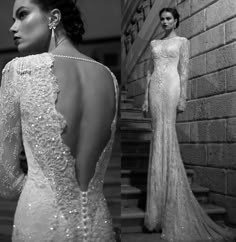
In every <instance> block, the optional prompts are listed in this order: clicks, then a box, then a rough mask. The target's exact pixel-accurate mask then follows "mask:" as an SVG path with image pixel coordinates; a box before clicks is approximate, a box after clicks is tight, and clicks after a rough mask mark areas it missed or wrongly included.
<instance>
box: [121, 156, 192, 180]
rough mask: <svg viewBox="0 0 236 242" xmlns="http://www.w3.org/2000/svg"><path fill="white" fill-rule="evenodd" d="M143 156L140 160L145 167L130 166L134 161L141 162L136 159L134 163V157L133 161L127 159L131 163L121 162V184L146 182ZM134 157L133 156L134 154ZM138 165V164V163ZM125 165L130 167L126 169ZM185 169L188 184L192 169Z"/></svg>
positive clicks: (145, 164) (133, 164)
mask: <svg viewBox="0 0 236 242" xmlns="http://www.w3.org/2000/svg"><path fill="white" fill-rule="evenodd" d="M143 156H144V159H143V160H141V162H142V163H143V164H142V166H143V167H145V168H141V169H140V166H139V167H132V166H135V165H136V163H141V162H140V161H139V160H136V163H135V159H134V162H133V163H131V161H132V160H131V161H130V160H129V162H130V163H131V164H124V163H123V162H122V170H121V183H122V184H123V185H125V184H126V185H130V184H131V185H134V184H135V185H137V184H142V185H144V184H146V181H147V165H148V164H147V163H148V162H146V163H145V159H147V158H145V155H143ZM134 157H135V156H134ZM139 165H140V164H139ZM126 167H132V168H131V169H127V168H126ZM185 171H186V174H187V177H188V181H189V183H190V184H192V183H193V177H194V171H193V170H192V169H185Z"/></svg>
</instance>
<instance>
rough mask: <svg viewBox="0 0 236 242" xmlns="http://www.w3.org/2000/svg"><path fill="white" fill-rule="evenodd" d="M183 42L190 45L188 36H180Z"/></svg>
mask: <svg viewBox="0 0 236 242" xmlns="http://www.w3.org/2000/svg"><path fill="white" fill-rule="evenodd" d="M178 37H179V39H180V41H181V43H182V44H184V45H189V43H190V41H189V40H188V39H187V38H186V37H182V36H178Z"/></svg>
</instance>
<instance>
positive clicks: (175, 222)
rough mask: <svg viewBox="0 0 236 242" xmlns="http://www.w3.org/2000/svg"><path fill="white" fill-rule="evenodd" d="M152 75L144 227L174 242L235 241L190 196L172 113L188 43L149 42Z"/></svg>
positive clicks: (184, 74) (181, 88) (181, 94)
mask: <svg viewBox="0 0 236 242" xmlns="http://www.w3.org/2000/svg"><path fill="white" fill-rule="evenodd" d="M151 47H152V56H153V62H154V71H153V73H152V76H151V80H150V85H149V89H148V92H149V94H148V97H149V105H150V112H151V117H152V141H151V150H150V158H149V168H148V186H147V205H146V214H145V225H146V226H147V228H148V229H149V230H155V229H157V230H158V228H161V229H162V236H161V237H162V238H163V239H164V240H165V241H173V242H200V241H204V242H207V241H211V242H216V241H217V242H220V241H221V242H222V241H234V240H233V237H231V236H232V235H231V234H230V233H228V232H227V231H226V230H224V229H222V228H221V227H219V226H218V225H216V224H215V223H214V222H213V221H212V220H211V219H210V218H209V217H208V216H207V215H206V213H205V212H204V210H203V209H202V208H201V206H200V205H199V204H198V202H197V200H196V198H195V197H194V195H193V194H192V191H191V188H190V185H189V183H188V179H187V176H186V173H185V169H184V166H183V162H182V159H181V155H180V151H179V144H178V140H177V135H176V129H175V123H176V109H177V105H178V103H179V100H180V99H185V98H186V90H185V89H186V81H187V78H188V58H189V43H188V40H187V39H186V38H183V37H176V38H172V39H166V40H153V41H152V42H151Z"/></svg>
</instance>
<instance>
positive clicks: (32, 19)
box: [10, 0, 51, 54]
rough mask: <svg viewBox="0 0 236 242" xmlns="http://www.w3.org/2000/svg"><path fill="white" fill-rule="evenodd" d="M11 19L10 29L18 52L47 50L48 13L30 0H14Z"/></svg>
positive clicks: (28, 52)
mask: <svg viewBox="0 0 236 242" xmlns="http://www.w3.org/2000/svg"><path fill="white" fill-rule="evenodd" d="M13 20H14V24H13V25H12V26H11V28H10V31H11V32H12V33H13V35H14V42H15V45H16V46H17V49H18V51H19V52H21V53H27V54H37V53H42V52H46V51H48V46H49V42H50V36H51V33H50V30H49V28H48V21H49V14H48V13H45V12H44V11H42V10H41V9H40V8H39V6H38V5H36V4H35V3H33V2H32V0H15V3H14V7H13Z"/></svg>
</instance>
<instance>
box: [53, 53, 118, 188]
mask: <svg viewBox="0 0 236 242" xmlns="http://www.w3.org/2000/svg"><path fill="white" fill-rule="evenodd" d="M82 58H85V59H87V60H91V59H89V58H88V57H85V56H83V57H82ZM54 74H55V75H56V77H57V80H58V86H59V90H60V92H59V95H58V99H57V103H56V109H57V111H58V112H59V113H61V114H62V115H63V117H64V119H65V120H66V122H67V127H66V129H65V131H64V133H63V134H62V138H63V141H64V143H65V144H66V145H67V146H68V147H69V148H70V150H71V154H72V156H73V157H74V158H75V160H76V172H77V178H78V182H79V184H80V189H81V190H87V188H88V185H89V181H90V180H91V178H92V177H93V175H94V172H95V167H96V163H97V161H98V159H99V156H100V154H101V153H102V151H103V149H104V148H105V146H106V144H107V142H108V141H109V138H110V135H111V124H112V121H113V119H114V114H115V108H116V107H115V106H116V101H115V90H114V80H113V77H112V75H111V73H110V72H109V71H108V70H107V69H106V68H105V67H104V66H102V65H100V64H98V63H93V62H90V61H86V60H82V59H81V60H76V59H70V58H66V57H64V58H63V57H57V56H55V61H54Z"/></svg>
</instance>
